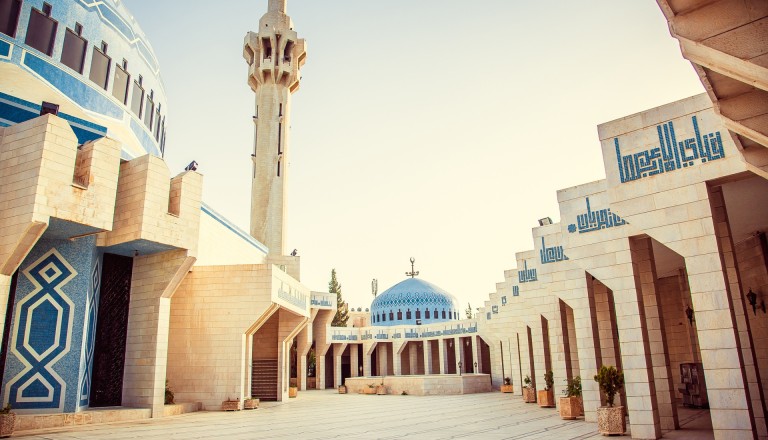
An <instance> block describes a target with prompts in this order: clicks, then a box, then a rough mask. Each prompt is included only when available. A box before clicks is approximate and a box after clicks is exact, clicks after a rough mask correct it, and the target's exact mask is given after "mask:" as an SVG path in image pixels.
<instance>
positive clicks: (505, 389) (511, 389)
mask: <svg viewBox="0 0 768 440" xmlns="http://www.w3.org/2000/svg"><path fill="white" fill-rule="evenodd" d="M501 392H502V393H514V392H515V387H514V386H512V385H502V386H501Z"/></svg>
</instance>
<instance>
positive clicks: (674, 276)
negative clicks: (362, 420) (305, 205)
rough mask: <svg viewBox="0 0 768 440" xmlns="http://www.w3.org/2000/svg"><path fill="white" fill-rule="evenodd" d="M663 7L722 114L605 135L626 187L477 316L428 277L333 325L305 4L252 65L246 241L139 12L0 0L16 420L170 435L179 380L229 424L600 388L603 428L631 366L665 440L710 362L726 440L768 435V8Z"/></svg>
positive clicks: (652, 426)
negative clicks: (330, 392)
mask: <svg viewBox="0 0 768 440" xmlns="http://www.w3.org/2000/svg"><path fill="white" fill-rule="evenodd" d="M659 5H660V7H661V10H662V12H663V13H664V14H665V16H666V17H667V19H668V21H669V23H670V30H671V32H672V35H673V36H674V37H675V38H677V39H678V40H679V41H680V45H681V48H682V50H683V55H684V56H685V57H687V58H688V59H690V60H691V61H692V63H693V64H694V68H695V69H696V70H697V72H698V73H699V76H700V77H701V79H702V82H703V84H704V86H705V89H706V92H707V93H706V94H702V95H698V96H694V97H691V98H688V99H684V100H681V101H678V102H673V103H669V104H664V105H661V106H659V107H657V108H654V109H650V110H647V111H644V112H641V113H638V114H635V115H630V116H627V117H624V118H621V119H618V120H616V121H611V122H607V123H605V124H602V125H600V126H599V127H598V137H599V141H600V147H601V149H602V153H603V160H604V166H605V172H606V178H605V179H603V180H600V181H596V182H590V183H585V184H583V185H579V186H576V187H572V188H566V189H562V190H560V191H557V194H556V195H553V196H556V197H557V200H558V203H559V217H560V222H558V223H552V222H551V221H549V220H548V219H542V220H541V221H540V226H538V227H536V228H533V230H532V247H531V249H528V250H526V249H523V250H520V252H518V253H517V254H516V261H515V262H510V269H509V270H507V271H505V273H504V274H503V277H504V279H503V281H502V282H500V283H498V284H497V288H496V291H495V292H492V293H491V294H490V295H489V299H488V301H486V303H485V305H484V307H482V308H481V309H480V311H479V313H478V314H477V316H476V317H475V318H473V319H460V318H461V312H462V311H461V310H458V307H457V304H456V301H455V299H453V297H452V296H451V295H450V294H448V293H447V292H444V291H442V289H439V288H438V287H437V286H434V285H432V284H429V283H426V282H424V281H422V280H421V279H416V278H411V279H407V280H405V281H404V282H402V283H400V284H398V285H396V286H393V287H392V288H391V289H390V290H389V291H387V292H383V293H382V294H381V295H379V296H378V297H377V298H376V299H375V300H374V302H373V304H372V305H371V307H370V311H369V312H368V313H366V312H363V311H362V309H361V310H360V311H359V313H358V314H357V315H354V314H353V316H354V319H351V324H350V325H352V324H354V326H350V327H345V328H336V327H330V326H329V324H330V322H331V321H332V319H333V315H334V313H335V308H336V298H335V296H334V295H331V294H328V293H324V292H312V291H310V290H309V289H308V288H307V287H306V286H304V285H303V284H301V282H300V260H299V257H297V256H295V255H286V252H285V249H284V243H285V240H284V234H285V228H284V225H285V218H284V216H285V210H284V206H285V197H286V195H285V185H284V181H285V179H286V178H287V173H288V170H287V169H286V167H285V165H286V164H287V156H288V155H289V154H290V145H289V138H288V130H287V127H288V121H289V118H290V99H291V94H292V93H293V92H295V91H297V90H298V87H299V82H300V79H301V75H300V73H299V69H300V68H301V66H302V65H303V63H304V61H305V57H306V43H305V42H304V40H303V39H300V38H298V34H297V32H296V31H295V30H294V26H293V23H292V22H291V20H290V18H289V17H288V16H287V15H286V1H285V0H269V2H268V10H267V13H266V14H265V15H264V16H263V17H262V18H261V20H260V22H259V25H258V26H259V28H258V29H259V31H258V32H250V33H248V34H247V35H246V38H245V41H244V45H243V55H244V58H245V60H246V62H247V65H248V71H247V82H248V84H249V85H250V87H251V89H252V90H253V91H254V93H255V95H256V96H255V109H254V115H253V117H254V126H255V134H254V136H255V150H254V151H252V160H253V167H254V170H253V185H252V210H251V211H252V215H251V225H250V229H251V230H250V233H248V232H244V231H242V230H241V229H240V228H238V227H237V226H235V225H234V224H232V223H231V222H230V221H228V220H227V219H225V218H223V217H222V216H221V215H219V214H217V213H216V211H215V210H214V208H212V207H211V206H209V205H207V204H205V203H203V202H202V200H201V188H202V176H201V175H200V174H198V173H197V172H196V171H195V166H194V164H190V167H188V168H189V169H188V170H186V171H184V172H183V173H181V174H179V175H176V176H172V174H171V172H170V170H168V167H167V165H166V164H165V162H164V160H163V159H162V156H163V154H164V145H165V136H166V130H167V124H166V117H167V108H168V104H167V103H166V102H165V96H164V91H163V87H162V82H161V81H160V75H159V72H160V70H159V65H158V62H157V60H156V58H155V56H154V55H153V52H152V48H151V46H150V44H149V42H148V41H147V40H146V38H145V37H144V35H143V33H142V32H141V30H140V28H139V26H138V24H137V23H135V21H134V20H133V19H132V18H131V15H130V13H129V12H128V11H127V10H126V9H125V7H124V6H123V5H122V2H118V1H115V0H105V1H102V2H86V1H82V0H50V1H48V2H42V1H34V0H29V1H20V0H0V26H2V27H1V28H0V78H2V79H0V183H2V184H1V185H0V298H2V300H1V301H0V305H2V304H7V306H6V307H5V308H4V309H3V310H5V313H2V314H0V316H1V317H2V318H1V320H2V324H3V326H2V327H3V340H2V348H1V351H0V353H1V354H0V373H1V374H2V397H3V403H11V405H12V406H13V407H14V408H15V410H16V411H17V412H18V413H19V414H21V415H22V417H20V418H19V422H18V423H19V425H20V427H21V428H30V427H35V426H37V425H35V424H36V423H37V424H39V423H43V422H41V421H40V420H41V419H37V418H35V417H33V415H35V414H45V415H47V416H46V417H47V419H46V421H45V423H46V424H47V426H54V425H55V424H56V423H59V422H61V423H62V424H63V423H64V420H65V417H64V416H65V415H70V414H72V413H74V414H76V415H77V414H85V415H87V417H84V416H83V417H80V418H78V419H75V420H79V421H80V422H82V423H87V422H89V421H103V420H106V419H103V418H98V417H96V416H95V415H94V414H95V413H96V412H90V411H87V410H88V409H90V408H94V407H103V406H122V407H126V408H136V409H137V410H136V413H135V414H134V415H132V416H131V417H162V416H164V415H167V414H172V413H174V412H175V411H177V409H174V408H172V407H168V406H165V405H164V390H165V384H166V381H167V382H168V384H169V385H170V386H171V387H172V388H173V390H174V391H175V394H176V399H177V401H179V402H185V403H188V404H190V406H191V407H201V408H204V409H208V410H217V409H219V408H220V407H221V404H222V401H224V400H228V399H240V400H242V399H243V398H244V397H247V396H251V395H252V396H255V397H259V398H262V399H265V400H284V399H287V398H288V395H289V388H290V387H292V386H295V387H297V388H298V389H299V390H306V389H309V388H334V387H337V386H339V385H342V384H345V383H346V384H347V385H348V386H349V387H350V388H355V387H357V388H360V387H362V386H364V385H365V384H366V383H368V382H369V381H370V380H371V379H370V378H372V377H375V378H377V380H381V381H382V382H385V384H386V385H387V386H388V387H389V392H399V391H405V390H406V387H407V389H408V390H410V391H413V390H415V389H419V390H421V391H420V393H422V394H429V393H432V392H439V393H463V392H477V391H483V390H486V389H488V387H490V386H491V385H492V386H494V387H498V386H499V385H500V384H501V383H502V380H503V379H504V377H510V378H511V379H512V380H513V383H515V385H516V387H515V388H516V391H517V392H518V393H519V392H520V385H521V382H522V378H523V377H524V376H530V377H531V378H532V380H533V382H534V384H536V383H541V382H542V381H543V376H544V374H545V373H546V372H548V371H553V373H554V377H555V386H556V391H557V392H559V391H560V390H561V389H562V388H563V386H564V381H565V379H570V378H573V377H575V376H581V377H582V378H584V382H583V385H584V409H585V418H586V421H587V422H590V421H594V419H595V408H597V407H598V406H599V405H600V404H601V402H602V401H603V397H602V396H601V395H600V393H599V391H598V389H597V385H596V383H595V382H593V381H592V380H591V377H592V376H593V375H594V374H595V372H596V370H597V369H598V368H599V367H600V366H601V365H616V366H618V367H619V368H621V369H622V370H623V371H624V372H625V377H626V382H627V385H626V388H625V391H624V392H623V393H622V394H621V397H620V399H621V400H622V403H623V404H625V406H626V407H627V412H628V417H629V422H630V425H631V432H632V436H633V437H635V438H659V437H661V436H662V435H663V434H664V433H665V432H668V431H670V430H675V429H678V428H680V426H681V420H680V416H679V412H680V410H679V407H680V405H681V403H683V402H685V401H686V399H688V398H690V396H691V394H690V393H691V389H690V388H689V385H690V384H689V383H688V382H684V380H687V379H690V376H688V377H683V375H682V374H681V371H682V370H683V369H681V365H683V366H685V365H689V364H694V365H696V366H697V367H700V369H701V370H700V372H701V375H700V376H699V378H698V379H699V382H698V384H697V385H698V388H697V392H701V391H703V390H706V399H707V403H708V406H709V408H710V411H709V415H710V418H711V422H712V427H713V431H714V434H715V437H716V438H726V437H727V438H734V439H735V438H766V437H768V429H766V412H767V411H768V407H767V405H766V400H765V396H766V383H767V382H766V381H767V380H768V379H767V378H766V377H767V376H768V369H766V368H763V367H766V362H768V360H767V359H768V355H766V338H767V337H768V324H766V323H767V322H768V314H767V313H766V305H765V302H766V300H768V298H766V295H768V263H767V261H768V243H767V241H766V235H765V231H766V228H768V183H766V179H767V178H768V174H766V171H767V170H766V166H767V164H768V153H766V151H767V150H766V147H768V141H767V138H766V130H765V126H766V124H765V118H766V114H768V110H767V108H766V105H768V104H766V103H768V99H765V98H766V92H767V91H768V82H767V80H766V78H768V71H766V67H765V65H766V63H765V59H766V51H767V50H768V48H767V47H766V44H764V42H765V31H764V29H765V28H766V27H765V22H766V20H768V18H767V17H768V10H767V9H768V8H766V6H765V2H760V1H746V2H733V1H728V0H721V1H714V2H712V1H703V0H702V1H700V2H699V1H687V2H672V1H669V2H667V1H659ZM721 17H727V18H728V19H727V20H725V19H721ZM412 272H413V269H412ZM409 313H411V316H409ZM443 313H445V315H444V314H443ZM685 368H687V367H685ZM685 371H690V370H685ZM418 393H419V392H416V393H415V394H418ZM701 396H703V394H701V395H699V398H701ZM99 417H102V416H99ZM123 417H124V416H123Z"/></svg>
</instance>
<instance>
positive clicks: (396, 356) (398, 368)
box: [392, 342, 404, 376]
mask: <svg viewBox="0 0 768 440" xmlns="http://www.w3.org/2000/svg"><path fill="white" fill-rule="evenodd" d="M403 345H404V343H402V342H400V343H395V342H393V343H392V357H393V359H392V368H393V369H394V370H395V371H394V374H395V376H402V375H403V364H402V358H403V357H402V355H401V352H402V349H403Z"/></svg>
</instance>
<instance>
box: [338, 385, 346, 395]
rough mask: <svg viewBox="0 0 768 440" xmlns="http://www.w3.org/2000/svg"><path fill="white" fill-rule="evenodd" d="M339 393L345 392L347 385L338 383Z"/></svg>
mask: <svg viewBox="0 0 768 440" xmlns="http://www.w3.org/2000/svg"><path fill="white" fill-rule="evenodd" d="M339 394H347V386H346V385H339Z"/></svg>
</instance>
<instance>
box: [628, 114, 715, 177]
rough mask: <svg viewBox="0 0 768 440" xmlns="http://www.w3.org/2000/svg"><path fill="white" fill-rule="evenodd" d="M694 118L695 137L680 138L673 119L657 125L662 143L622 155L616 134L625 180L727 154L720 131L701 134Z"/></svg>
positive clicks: (685, 166)
mask: <svg viewBox="0 0 768 440" xmlns="http://www.w3.org/2000/svg"><path fill="white" fill-rule="evenodd" d="M691 120H692V122H693V132H694V137H692V138H689V139H684V140H682V141H680V142H678V141H677V138H676V137H675V127H674V124H673V123H672V121H670V122H667V123H665V124H661V125H658V126H656V131H657V132H658V135H659V146H658V147H656V148H651V149H649V150H645V151H640V152H638V153H634V154H629V155H626V156H622V155H621V149H620V148H619V139H618V138H613V143H614V145H615V146H616V160H617V161H618V165H619V177H620V178H621V183H626V182H631V181H633V180H638V179H642V178H644V177H648V176H655V175H656V174H661V173H668V172H670V171H675V170H679V169H681V168H687V167H689V166H693V165H694V164H695V163H696V160H700V161H701V163H706V162H707V161H713V160H717V159H722V158H723V157H725V150H724V149H723V141H722V138H721V137H720V132H719V131H716V132H714V133H709V134H705V135H701V133H700V132H699V122H698V120H697V119H696V116H692V117H691Z"/></svg>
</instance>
